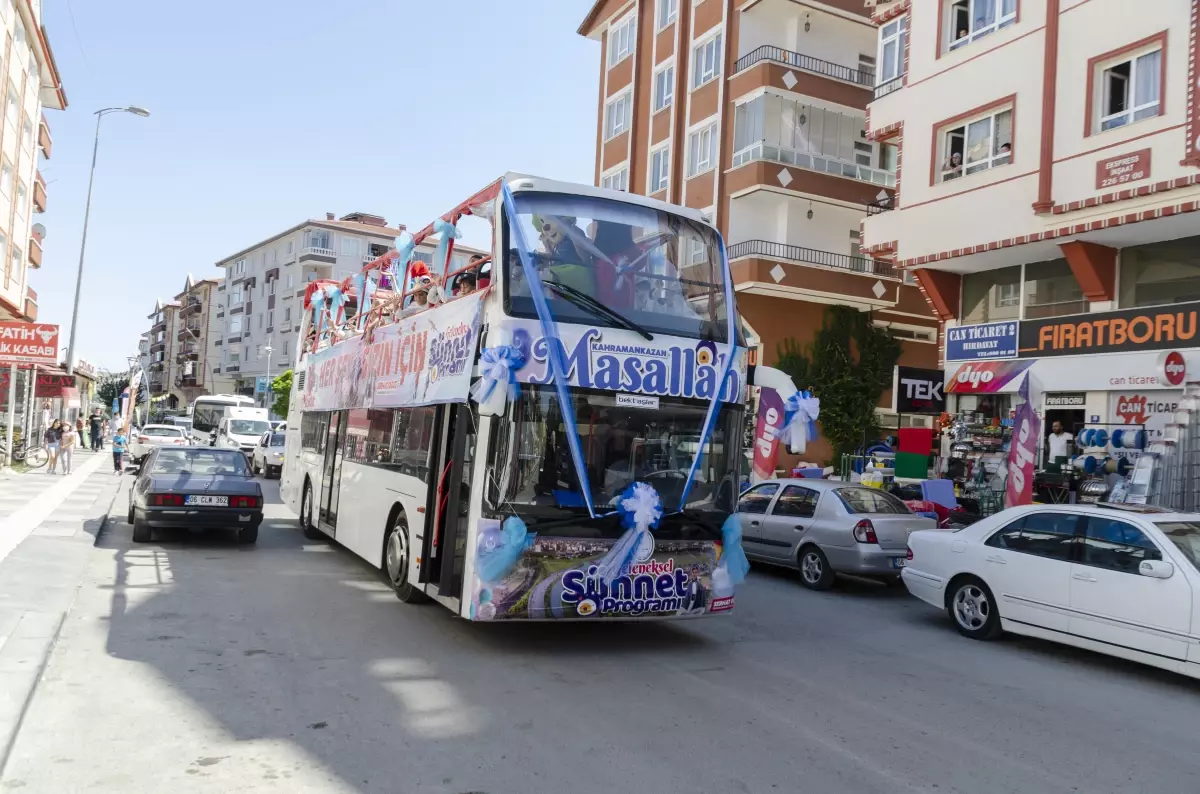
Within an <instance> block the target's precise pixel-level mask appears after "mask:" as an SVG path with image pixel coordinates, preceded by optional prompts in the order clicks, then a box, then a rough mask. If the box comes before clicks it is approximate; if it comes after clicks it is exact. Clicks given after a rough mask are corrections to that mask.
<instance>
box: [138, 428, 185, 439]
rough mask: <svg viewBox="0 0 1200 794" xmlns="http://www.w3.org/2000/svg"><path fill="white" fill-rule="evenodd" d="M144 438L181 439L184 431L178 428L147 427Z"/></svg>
mask: <svg viewBox="0 0 1200 794" xmlns="http://www.w3.org/2000/svg"><path fill="white" fill-rule="evenodd" d="M142 435H144V436H174V437H175V438H179V437H180V436H182V435H183V431H182V430H180V429H179V428H178V427H147V428H144V429H143V430H142Z"/></svg>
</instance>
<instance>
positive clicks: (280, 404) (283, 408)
mask: <svg viewBox="0 0 1200 794" xmlns="http://www.w3.org/2000/svg"><path fill="white" fill-rule="evenodd" d="M271 392H272V393H273V394H274V395H275V404H274V405H273V406H272V407H271V410H272V411H274V412H275V415H276V416H282V417H283V418H284V419H286V418H287V415H288V405H289V403H290V401H291V398H292V371H291V370H290V369H289V370H288V371H287V372H285V373H283V374H282V375H279V376H278V377H276V378H275V379H274V380H272V381H271Z"/></svg>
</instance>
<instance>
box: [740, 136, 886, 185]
mask: <svg viewBox="0 0 1200 794" xmlns="http://www.w3.org/2000/svg"><path fill="white" fill-rule="evenodd" d="M755 160H769V161H771V162H773V163H782V164H784V165H793V166H795V167H797V168H803V169H805V170H808V171H817V172H819V173H824V174H833V175H834V176H840V177H845V178H846V179H857V180H858V181H860V182H870V183H871V184H872V185H880V186H882V187H890V188H894V187H896V175H895V174H894V173H892V172H891V171H884V170H883V169H881V168H871V167H870V166H867V165H859V164H858V163H848V162H846V161H845V160H835V159H833V158H832V157H824V156H822V155H819V154H807V153H805V152H797V151H795V150H793V149H784V148H782V147H779V146H771V145H768V144H767V142H766V141H758V142H756V143H752V144H750V145H749V146H746V147H744V148H742V149H741V150H739V151H736V152H734V153H733V167H734V168H737V167H738V166H741V165H745V164H746V163H749V162H753V161H755Z"/></svg>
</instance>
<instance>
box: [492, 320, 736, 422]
mask: <svg viewBox="0 0 1200 794" xmlns="http://www.w3.org/2000/svg"><path fill="white" fill-rule="evenodd" d="M504 328H505V330H506V331H507V332H508V334H509V335H510V338H511V339H512V344H513V345H514V346H516V347H518V348H520V349H521V351H522V352H523V353H524V354H525V358H526V364H525V366H523V367H521V368H520V369H519V370H517V371H516V376H517V380H518V381H520V382H521V383H532V384H535V385H537V384H549V383H553V382H554V375H553V373H552V371H551V368H550V362H549V350H550V348H549V345H548V344H547V343H546V339H545V337H543V336H542V331H541V327H540V325H539V324H538V322H537V321H536V320H509V321H507V322H506V323H505V324H504ZM558 330H559V334H560V339H561V340H562V344H563V353H564V355H565V358H566V363H567V380H568V381H569V382H570V385H571V386H575V387H578V388H581V389H604V390H607V391H613V392H624V393H628V394H651V395H654V396H656V397H683V398H685V399H700V400H709V399H711V398H712V395H713V392H714V391H715V390H716V385H717V380H718V379H719V378H720V377H721V372H722V371H724V368H725V356H726V355H727V352H726V351H728V349H729V346H728V345H727V344H725V343H723V342H722V343H715V342H711V341H709V340H706V339H705V340H698V339H687V338H684V337H677V336H665V335H660V334H656V335H655V336H654V340H653V341H650V340H647V339H644V338H642V337H641V336H640V335H638V334H637V333H634V332H633V331H627V330H625V329H623V328H595V327H590V326H586V325H561V326H559V329H558ZM745 383H746V351H745V349H742V348H739V349H738V351H737V358H736V359H735V360H734V362H733V366H732V367H731V368H730V370H729V377H728V378H726V380H725V389H724V390H723V391H722V392H721V399H722V401H724V402H742V400H743V399H744V398H745V395H744V393H743V392H744V391H745V390H744V388H743V386H744V384H745Z"/></svg>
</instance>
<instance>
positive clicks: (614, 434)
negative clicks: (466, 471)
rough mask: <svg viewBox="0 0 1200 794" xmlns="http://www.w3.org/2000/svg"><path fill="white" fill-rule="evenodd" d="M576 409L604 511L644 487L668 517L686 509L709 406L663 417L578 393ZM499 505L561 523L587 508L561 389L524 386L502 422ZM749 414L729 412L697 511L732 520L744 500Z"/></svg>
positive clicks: (695, 501) (726, 408) (667, 402)
mask: <svg viewBox="0 0 1200 794" xmlns="http://www.w3.org/2000/svg"><path fill="white" fill-rule="evenodd" d="M572 401H573V404H574V410H575V415H576V423H577V425H578V428H579V439H580V445H581V447H582V451H583V457H584V462H585V465H586V467H587V474H588V479H589V481H590V483H589V484H590V486H591V492H592V500H593V503H594V505H595V508H596V511H597V513H600V512H608V511H610V510H611V509H612V508H613V506H614V505H615V500H616V498H617V497H618V496H619V495H620V494H621V492H622V491H623V490H625V488H626V487H627V486H628V485H629V484H630V483H631V482H634V481H635V480H637V481H640V482H646V483H649V484H650V485H653V486H654V488H655V489H656V490H657V491H658V493H659V496H660V498H661V499H662V502H663V510H664V512H666V513H670V512H674V511H677V510H679V509H680V504H679V500H680V497H681V496H682V495H683V485H684V483H685V481H686V480H687V475H688V470H689V469H690V468H691V465H692V459H693V458H694V457H695V454H696V448H697V445H698V444H699V440H700V434H701V430H702V428H703V425H704V419H705V416H706V414H707V411H708V405H707V404H706V403H705V402H703V401H701V400H682V399H679V398H671V397H664V398H662V399H661V400H660V402H659V407H658V409H657V410H646V409H642V408H632V407H626V406H619V405H617V404H616V395H614V394H612V393H611V392H607V393H606V392H600V391H594V390H590V389H576V390H573V393H572ZM497 425H498V429H497V434H498V437H497V438H496V442H495V449H496V456H495V458H494V459H495V460H496V461H497V464H496V467H495V469H494V471H493V478H492V482H490V483H489V488H490V502H491V504H492V505H493V506H494V507H495V508H496V509H498V510H500V511H502V512H510V511H515V512H517V513H518V514H522V515H524V516H526V518H527V519H528V518H534V519H555V518H566V517H568V516H573V515H578V510H580V509H586V506H585V504H584V500H583V497H582V493H581V491H580V488H579V482H578V478H577V477H576V475H575V468H574V464H573V463H572V461H571V453H570V448H569V447H568V442H567V437H566V427H565V425H564V424H563V421H562V414H561V412H560V411H559V405H558V400H557V398H556V396H555V394H554V389H553V388H552V387H525V388H522V390H521V395H520V397H519V398H518V399H517V400H516V401H515V402H514V403H512V404H510V405H509V408H508V416H507V418H506V421H504V422H499V423H497ZM741 426H742V409H741V407H740V406H738V405H734V404H730V403H726V404H724V405H723V406H722V407H721V410H720V413H719V415H718V418H717V421H716V425H715V427H714V429H713V433H712V437H711V439H710V444H709V450H708V454H706V455H705V456H704V457H703V458H702V459H701V461H700V465H699V467H698V468H697V471H696V478H695V481H694V482H693V485H692V490H691V492H690V494H689V496H688V504H687V505H686V506H687V507H688V508H692V509H699V510H718V511H725V512H729V511H731V510H732V509H733V501H734V499H735V497H736V493H737V483H736V482H735V481H734V478H735V476H736V471H737V466H736V464H735V463H734V461H735V460H736V457H735V456H738V455H740V454H741V453H740V450H739V447H740V440H741V439H740V433H741Z"/></svg>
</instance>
